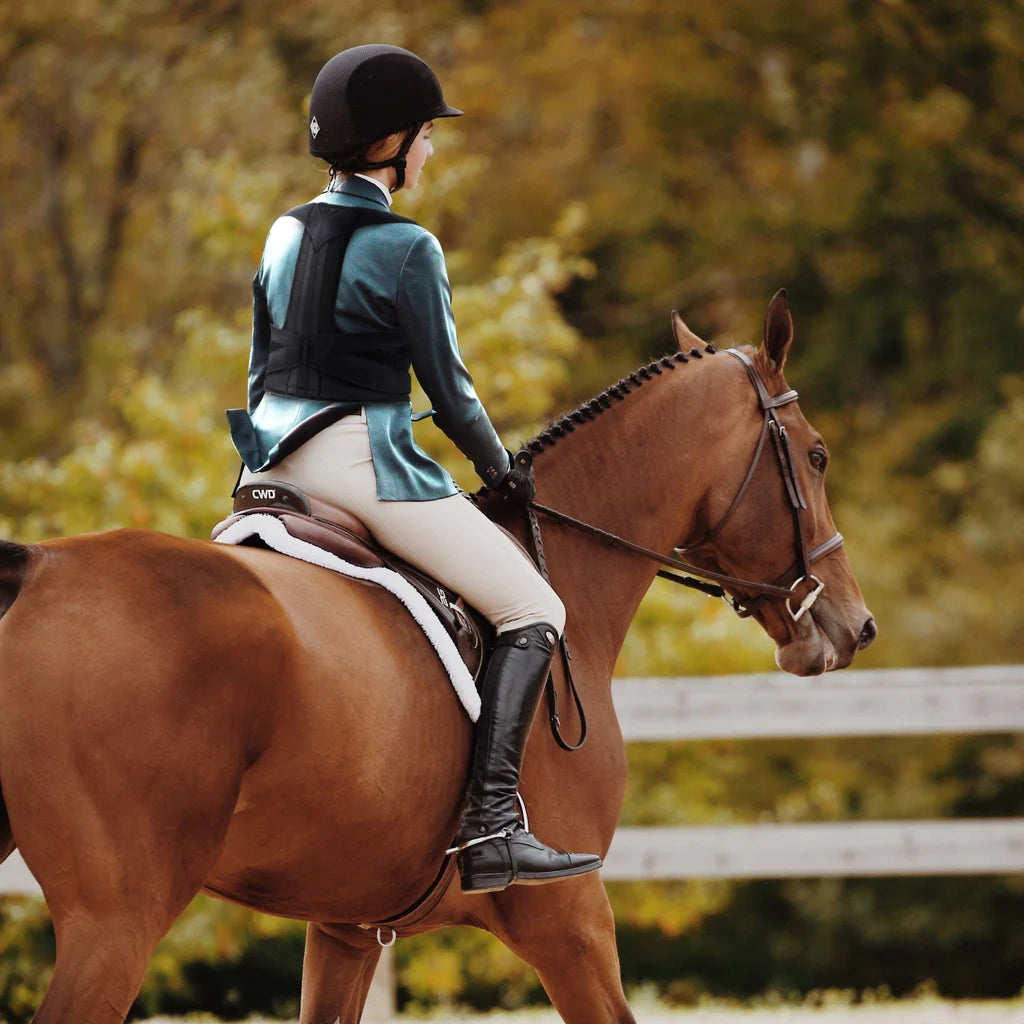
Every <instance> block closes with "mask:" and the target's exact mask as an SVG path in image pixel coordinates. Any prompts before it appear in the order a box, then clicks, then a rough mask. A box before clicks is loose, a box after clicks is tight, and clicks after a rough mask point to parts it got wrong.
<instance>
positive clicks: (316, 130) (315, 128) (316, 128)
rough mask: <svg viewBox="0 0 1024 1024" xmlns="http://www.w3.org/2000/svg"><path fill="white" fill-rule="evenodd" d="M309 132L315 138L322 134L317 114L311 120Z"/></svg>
mask: <svg viewBox="0 0 1024 1024" xmlns="http://www.w3.org/2000/svg"><path fill="white" fill-rule="evenodd" d="M309 132H310V134H311V135H312V136H313V138H314V139H315V138H316V137H317V136H318V135H319V134H320V124H319V122H318V121H317V119H316V117H315V116H314V118H313V120H312V121H310V122H309Z"/></svg>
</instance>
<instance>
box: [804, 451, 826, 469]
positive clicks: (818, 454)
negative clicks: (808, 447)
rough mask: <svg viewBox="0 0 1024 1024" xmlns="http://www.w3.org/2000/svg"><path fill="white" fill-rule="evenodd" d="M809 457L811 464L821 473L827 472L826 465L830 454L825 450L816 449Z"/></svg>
mask: <svg viewBox="0 0 1024 1024" xmlns="http://www.w3.org/2000/svg"><path fill="white" fill-rule="evenodd" d="M807 457H808V458H809V459H810V460H811V465H812V466H813V467H814V468H815V469H816V470H817V471H818V472H819V473H824V472H825V467H826V466H827V465H828V456H827V455H826V454H825V453H824V452H822V451H818V450H817V449H815V450H814V451H813V452H811V453H810V455H808V456H807Z"/></svg>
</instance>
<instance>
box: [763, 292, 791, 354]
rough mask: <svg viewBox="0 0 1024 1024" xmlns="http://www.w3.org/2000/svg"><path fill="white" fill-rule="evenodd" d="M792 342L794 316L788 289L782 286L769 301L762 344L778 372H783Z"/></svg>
mask: <svg viewBox="0 0 1024 1024" xmlns="http://www.w3.org/2000/svg"><path fill="white" fill-rule="evenodd" d="M792 343H793V318H792V317H791V316H790V315H789V306H788V305H787V304H786V289H785V288H780V289H779V290H778V291H777V292H776V293H775V296H774V297H773V298H772V301H771V302H769V303H768V312H767V314H766V315H765V318H764V342H763V344H762V348H763V349H764V352H765V355H767V357H768V362H769V363H770V365H771V368H772V369H773V370H775V371H777V372H778V373H782V368H783V366H785V365H786V356H787V354H788V353H789V346H790V345H791V344H792Z"/></svg>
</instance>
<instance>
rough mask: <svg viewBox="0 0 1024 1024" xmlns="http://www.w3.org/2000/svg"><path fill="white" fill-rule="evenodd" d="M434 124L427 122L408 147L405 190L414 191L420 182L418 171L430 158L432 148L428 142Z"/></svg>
mask: <svg viewBox="0 0 1024 1024" xmlns="http://www.w3.org/2000/svg"><path fill="white" fill-rule="evenodd" d="M433 128H434V122H433V121H427V122H426V124H424V125H423V127H422V128H421V129H420V131H419V134H418V135H417V136H416V139H415V141H414V142H413V144H412V145H411V146H410V147H409V154H408V156H407V157H406V158H405V185H404V186H403V188H405V189H414V188H415V187H416V186H417V185H418V184H419V181H420V171H422V170H423V165H424V164H425V163H426V162H427V157H428V156H432V155H433V152H434V146H433V144H432V143H431V141H430V133H431V131H433Z"/></svg>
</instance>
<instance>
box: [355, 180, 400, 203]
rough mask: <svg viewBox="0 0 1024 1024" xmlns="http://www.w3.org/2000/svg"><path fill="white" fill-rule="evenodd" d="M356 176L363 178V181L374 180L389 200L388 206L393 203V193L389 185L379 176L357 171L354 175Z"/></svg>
mask: <svg viewBox="0 0 1024 1024" xmlns="http://www.w3.org/2000/svg"><path fill="white" fill-rule="evenodd" d="M353 177H355V178H362V179H363V181H372V182H373V183H374V185H376V186H377V188H379V189H380V190H381V192H383V193H384V198H385V199H386V200H387V201H388V206H390V205H391V193H390V192H389V191H388V188H387V185H385V184H384V182H382V181H379V180H378V179H377V178H371V177H370V175H369V174H360V173H359V171H356V172H355V174H354V175H353Z"/></svg>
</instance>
